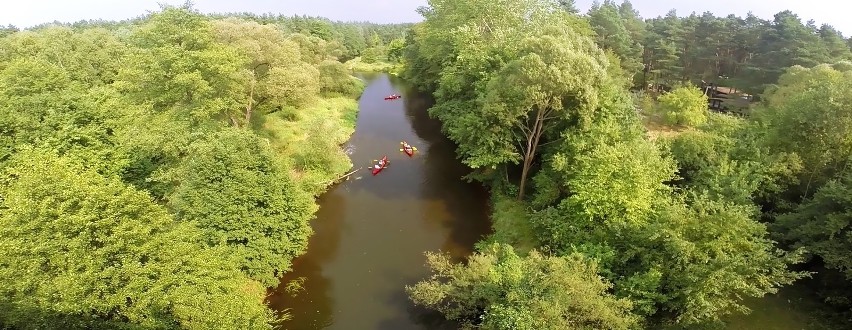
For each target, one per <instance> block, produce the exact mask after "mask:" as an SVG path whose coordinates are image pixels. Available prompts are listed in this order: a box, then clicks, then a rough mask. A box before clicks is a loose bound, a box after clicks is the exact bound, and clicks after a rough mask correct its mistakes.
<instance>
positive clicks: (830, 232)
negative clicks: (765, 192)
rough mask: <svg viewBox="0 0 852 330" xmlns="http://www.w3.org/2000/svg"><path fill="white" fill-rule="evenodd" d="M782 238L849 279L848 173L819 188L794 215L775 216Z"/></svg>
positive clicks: (851, 215) (851, 206)
mask: <svg viewBox="0 0 852 330" xmlns="http://www.w3.org/2000/svg"><path fill="white" fill-rule="evenodd" d="M778 225H779V226H780V227H782V228H783V231H782V232H783V233H784V238H785V239H786V240H789V241H792V242H795V243H794V245H795V246H799V247H803V248H805V250H806V251H807V252H808V253H810V254H813V255H816V256H819V257H820V258H821V259H822V260H823V261H824V262H825V264H826V266H828V267H830V268H834V269H837V270H839V271H841V272H843V273H845V274H846V278H847V279H848V280H852V171H849V170H847V171H846V172H845V173H843V174H842V175H841V176H840V178H839V179H838V180H832V181H829V182H828V183H826V184H825V185H824V186H822V187H820V188H819V190H818V191H817V192H816V193H815V194H814V196H813V197H812V198H811V199H809V200H807V201H805V202H804V203H802V204H801V205H799V207H798V209H796V210H795V212H792V213H788V214H784V215H782V216H779V217H778Z"/></svg>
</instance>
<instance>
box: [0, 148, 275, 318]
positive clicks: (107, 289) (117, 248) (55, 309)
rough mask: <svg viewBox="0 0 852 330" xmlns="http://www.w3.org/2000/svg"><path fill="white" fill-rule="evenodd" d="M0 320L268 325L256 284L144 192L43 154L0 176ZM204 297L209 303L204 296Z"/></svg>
mask: <svg viewBox="0 0 852 330" xmlns="http://www.w3.org/2000/svg"><path fill="white" fill-rule="evenodd" d="M0 197H2V198H0V201H2V204H0V210H2V212H0V247H2V251H3V252H2V253H0V282H2V283H0V295H2V296H3V299H2V302H0V322H2V323H3V324H5V325H9V326H13V327H16V328H20V329H39V328H54V327H59V326H61V327H63V328H171V327H180V328H187V329H209V328H211V327H237V328H250V329H258V328H268V325H267V323H268V322H269V321H270V320H271V313H270V312H269V311H268V310H266V308H265V307H264V306H263V305H262V304H261V299H262V294H263V287H261V286H260V285H257V284H256V283H252V282H251V281H250V280H249V279H247V278H246V277H244V276H243V275H241V274H240V273H239V272H238V270H237V269H236V268H235V267H234V266H233V259H231V258H229V257H228V255H227V254H225V253H223V252H226V251H223V250H222V249H206V248H202V247H201V246H200V245H199V243H198V237H199V236H200V233H199V231H198V230H197V229H195V228H194V227H193V225H192V224H191V223H186V222H177V221H175V220H174V219H173V218H172V216H171V215H170V214H169V213H168V212H166V210H165V209H164V208H163V207H162V206H160V205H157V204H155V203H154V202H153V200H151V198H150V197H149V196H148V195H147V194H146V193H144V192H141V191H138V190H135V189H133V188H131V187H128V186H126V185H125V184H124V183H122V182H121V181H120V180H118V179H116V178H114V177H112V178H108V177H104V176H101V175H99V174H97V173H96V172H94V171H91V170H85V169H83V166H81V165H80V164H79V163H78V162H75V161H73V160H71V159H68V158H60V157H57V156H55V155H53V154H52V153H51V152H45V151H32V150H31V151H23V152H21V153H19V154H16V156H15V157H13V160H12V161H11V163H10V164H9V166H7V167H6V169H5V171H4V173H3V175H2V176H0ZM211 302H215V303H211Z"/></svg>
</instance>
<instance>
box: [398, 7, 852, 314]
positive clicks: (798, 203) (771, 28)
mask: <svg viewBox="0 0 852 330" xmlns="http://www.w3.org/2000/svg"><path fill="white" fill-rule="evenodd" d="M421 14H422V15H423V17H424V18H425V20H424V22H422V23H419V24H417V25H415V26H414V27H413V28H412V30H411V32H410V33H409V35H408V37H407V46H406V52H405V57H404V66H405V71H404V77H405V78H406V79H408V80H409V81H411V82H412V83H414V84H416V85H417V86H418V88H419V89H420V90H422V91H424V92H427V93H433V94H434V96H435V100H436V103H435V105H434V106H433V107H432V108H431V109H430V110H429V112H430V114H431V115H432V116H433V117H436V118H438V119H440V121H441V122H442V124H443V131H444V132H445V134H447V136H449V137H450V138H451V139H452V140H453V141H455V142H456V143H457V144H458V149H457V153H458V155H459V157H460V159H461V160H462V162H464V163H465V164H467V165H468V166H469V167H470V168H471V169H473V172H472V173H471V174H470V175H469V176H468V178H469V179H471V180H477V181H480V182H483V183H484V184H485V185H487V186H488V187H489V188H490V191H491V194H492V207H493V215H492V221H493V227H494V233H493V234H492V235H491V236H490V237H489V238H488V239H486V240H485V241H483V242H480V243H479V245H478V251H477V252H476V253H475V254H474V255H473V256H472V257H471V258H470V260H468V261H467V263H464V264H452V263H450V262H449V261H448V259H447V258H446V257H445V256H443V255H441V254H434V253H432V254H429V264H430V265H431V267H432V269H433V275H432V277H431V278H429V279H427V280H424V281H421V282H419V283H417V284H416V285H412V286H409V287H408V291H409V293H410V295H411V298H412V300H413V301H414V302H415V303H417V304H419V305H423V306H427V307H429V308H432V309H435V310H438V311H440V312H441V313H443V314H444V315H445V316H446V317H447V318H449V319H453V320H457V321H459V322H461V323H462V324H463V325H465V326H470V327H476V328H482V329H566V328H572V329H633V328H661V327H674V328H704V327H718V326H720V325H721V322H720V321H721V320H722V318H723V317H724V316H726V315H729V314H731V313H740V312H747V308H746V306H745V305H744V304H743V302H744V300H745V299H747V298H748V297H762V296H764V295H767V294H772V293H775V292H777V290H778V289H779V288H781V287H783V286H785V285H789V284H791V283H793V282H794V281H796V280H798V279H803V278H817V279H819V281H818V282H819V283H821V284H822V287H821V290H820V294H821V296H822V298H823V299H824V301H825V302H826V307H825V311H826V314H827V315H832V316H835V317H836V318H837V320H840V321H839V322H841V323H837V325H842V324H844V323H843V322H846V323H845V324H846V325H847V326H848V322H849V321H848V318H849V317H850V315H852V310H850V307H852V302H850V300H849V297H850V296H852V290H850V288H852V285H850V284H852V258H850V257H852V222H851V221H852V213H850V212H852V203H850V202H852V200H850V196H852V195H850V194H849V190H850V184H852V176H850V175H852V168H850V167H849V165H850V161H852V144H850V142H852V111H850V109H852V98H850V96H852V83H851V82H852V63H850V62H849V61H850V60H852V52H850V41H849V40H848V39H844V38H843V37H842V35H841V34H839V33H838V32H837V31H836V30H834V29H833V28H831V27H830V26H822V27H816V26H814V25H813V23H811V22H808V23H802V22H801V20H800V19H799V18H798V17H797V16H796V15H795V14H793V13H791V12H789V11H785V12H781V13H778V14H777V15H775V18H774V20H771V21H766V20H761V19H758V18H756V17H754V16H752V15H749V16H747V17H745V18H741V17H736V16H728V17H715V16H713V15H712V14H710V13H705V14H702V15H696V14H692V15H690V16H686V17H678V16H677V15H676V14H675V13H674V12H670V13H669V14H668V15H666V16H665V17H658V18H653V19H647V20H645V19H642V18H640V17H639V15H638V13H637V12H636V11H635V10H634V9H633V7H632V6H631V4H630V3H629V2H624V3H621V4H616V3H614V2H611V1H606V2H603V3H596V4H595V5H594V6H593V7H592V8H591V10H589V12H588V13H587V14H579V13H578V12H577V10H576V8H575V7H574V6H573V2H572V1H549V0H500V1H488V2H483V1H473V0H432V1H429V6H427V7H424V8H421ZM702 81H703V82H704V83H707V82H713V83H715V84H717V86H728V87H730V88H732V89H737V90H740V91H744V92H742V93H743V94H745V92H748V93H750V95H756V97H753V98H754V100H755V102H754V104H752V105H750V106H747V108H748V109H747V110H748V111H738V112H734V111H729V112H717V111H712V112H711V111H708V110H707V109H708V106H709V104H708V98H707V97H706V96H705V95H704V91H703V90H702V89H700V87H702V86H703V84H702ZM844 319H845V321H844ZM829 326H830V325H829Z"/></svg>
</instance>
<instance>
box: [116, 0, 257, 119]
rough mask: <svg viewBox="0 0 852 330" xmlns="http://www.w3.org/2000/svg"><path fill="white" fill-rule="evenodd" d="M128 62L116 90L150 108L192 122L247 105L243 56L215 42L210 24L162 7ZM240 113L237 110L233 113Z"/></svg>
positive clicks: (194, 15) (138, 33) (135, 37)
mask: <svg viewBox="0 0 852 330" xmlns="http://www.w3.org/2000/svg"><path fill="white" fill-rule="evenodd" d="M132 40H133V41H134V43H135V45H136V46H138V47H139V48H138V49H135V50H134V52H133V55H132V56H131V59H130V60H129V62H130V63H129V64H130V65H127V66H125V67H123V68H122V70H121V71H120V72H119V80H120V81H118V82H117V83H116V87H117V88H118V89H119V90H120V91H122V92H124V93H127V94H129V95H130V97H131V98H132V99H133V100H135V101H137V102H138V103H142V104H145V105H147V106H150V107H152V108H153V109H154V110H158V111H166V110H173V111H178V112H180V113H181V115H183V116H188V117H190V118H192V120H193V121H194V122H196V123H201V122H204V121H206V120H209V119H211V118H214V117H216V116H221V115H231V114H232V113H233V111H234V110H236V109H240V108H241V106H242V105H243V104H245V101H244V100H245V99H244V97H243V96H242V95H245V94H244V93H235V91H240V90H243V89H245V82H246V81H245V80H246V77H245V74H243V73H242V71H241V70H240V69H241V65H242V63H244V60H243V59H244V55H241V54H240V52H239V51H238V50H237V49H235V48H233V47H230V46H225V45H221V44H217V43H216V42H215V40H214V36H213V33H212V27H211V24H210V22H209V21H208V20H206V19H205V18H204V17H203V16H201V15H200V14H198V13H194V12H191V11H188V10H184V9H177V8H166V9H164V10H163V11H162V12H161V13H158V14H155V15H153V16H152V17H151V18H150V21H149V22H148V23H147V24H145V25H144V26H142V27H141V28H140V29H139V30H138V31H136V32H135V33H134V34H133V36H132ZM237 111H239V110H237Z"/></svg>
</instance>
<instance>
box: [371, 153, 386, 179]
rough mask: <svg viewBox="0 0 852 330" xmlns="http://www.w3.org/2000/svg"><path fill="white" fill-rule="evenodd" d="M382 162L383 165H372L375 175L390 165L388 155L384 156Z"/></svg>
mask: <svg viewBox="0 0 852 330" xmlns="http://www.w3.org/2000/svg"><path fill="white" fill-rule="evenodd" d="M381 163H382V165H381V166H379V165H378V164H376V165H373V166H371V167H370V168H372V170H373V175H376V174H379V172H381V171H382V170H383V169H385V167H388V156H384V157H382V160H381Z"/></svg>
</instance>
